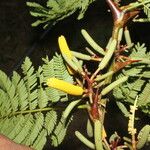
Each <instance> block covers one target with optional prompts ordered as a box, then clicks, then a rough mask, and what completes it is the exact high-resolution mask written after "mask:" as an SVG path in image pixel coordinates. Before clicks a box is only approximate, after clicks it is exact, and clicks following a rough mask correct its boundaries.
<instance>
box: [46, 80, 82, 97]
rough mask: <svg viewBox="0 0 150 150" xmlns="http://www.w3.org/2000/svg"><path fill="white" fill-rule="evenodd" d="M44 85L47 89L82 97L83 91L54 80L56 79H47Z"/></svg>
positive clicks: (64, 82) (77, 87)
mask: <svg viewBox="0 0 150 150" xmlns="http://www.w3.org/2000/svg"><path fill="white" fill-rule="evenodd" d="M46 84H47V85H48V86H49V87H52V88H55V89H58V90H61V91H63V92H66V93H68V94H70V95H77V96H79V95H82V94H83V92H84V90H83V89H82V88H81V87H80V86H76V85H73V84H71V83H68V82H66V81H63V80H60V79H56V78H49V79H47V82H46Z"/></svg>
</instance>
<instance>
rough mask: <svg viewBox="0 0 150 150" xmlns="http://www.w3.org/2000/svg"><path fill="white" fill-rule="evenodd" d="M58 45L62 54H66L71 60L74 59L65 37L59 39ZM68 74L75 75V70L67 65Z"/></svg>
mask: <svg viewBox="0 0 150 150" xmlns="http://www.w3.org/2000/svg"><path fill="white" fill-rule="evenodd" d="M58 45H59V48H60V51H61V53H62V54H65V55H66V56H67V57H68V58H69V59H72V58H73V55H72V53H71V51H70V49H69V47H68V44H67V41H66V39H65V37H64V36H63V35H61V36H60V37H59V38H58ZM67 69H68V72H69V73H70V74H71V75H73V74H74V71H73V69H72V68H71V67H70V66H68V65H67Z"/></svg>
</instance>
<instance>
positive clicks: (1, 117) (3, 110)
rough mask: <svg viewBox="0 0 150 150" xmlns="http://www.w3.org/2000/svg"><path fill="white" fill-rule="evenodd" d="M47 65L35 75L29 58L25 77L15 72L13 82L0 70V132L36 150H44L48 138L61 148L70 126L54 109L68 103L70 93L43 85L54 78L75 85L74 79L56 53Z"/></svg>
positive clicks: (46, 61) (23, 65)
mask: <svg viewBox="0 0 150 150" xmlns="http://www.w3.org/2000/svg"><path fill="white" fill-rule="evenodd" d="M44 62H45V63H44V64H43V66H42V67H39V68H38V71H37V72H36V71H35V69H34V67H33V65H32V63H31V61H30V59H29V58H28V57H27V58H26V59H25V61H24V63H23V64H22V70H23V78H22V77H21V76H20V75H19V74H18V73H17V72H14V73H13V76H12V79H10V78H8V77H7V75H6V74H5V73H4V72H2V71H0V133H1V134H4V135H6V136H7V137H9V138H10V139H12V140H14V141H15V142H17V143H22V144H25V145H28V146H30V147H33V148H35V149H36V150H41V149H43V146H44V144H45V143H46V137H47V136H50V138H51V141H52V144H53V145H54V146H58V145H59V144H60V143H61V142H62V140H63V139H64V137H65V135H66V130H67V127H68V125H69V123H70V121H69V122H68V123H67V124H66V120H63V119H60V121H59V120H58V118H57V112H56V110H55V108H54V107H51V105H52V104H53V103H56V102H58V101H61V100H62V98H63V99H64V98H65V100H66V101H67V100H68V96H67V94H66V93H62V92H60V91H58V90H54V89H49V88H45V89H44V88H43V86H42V83H43V82H44V81H45V80H46V79H47V78H49V77H52V76H53V77H57V78H60V79H63V80H66V81H69V82H73V80H72V77H71V76H70V75H69V74H68V72H67V70H66V67H65V65H64V64H63V60H62V58H61V56H60V55H58V54H56V56H54V57H53V59H52V60H49V59H48V57H46V59H44ZM56 66H57V67H58V68H56ZM57 122H58V125H56V123H57ZM60 131H61V132H60ZM58 133H59V134H58ZM54 137H55V138H54Z"/></svg>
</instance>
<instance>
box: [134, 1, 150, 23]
mask: <svg viewBox="0 0 150 150" xmlns="http://www.w3.org/2000/svg"><path fill="white" fill-rule="evenodd" d="M140 2H144V1H143V0H140ZM143 12H144V14H145V15H146V17H145V18H138V19H135V21H136V22H150V3H147V4H143Z"/></svg>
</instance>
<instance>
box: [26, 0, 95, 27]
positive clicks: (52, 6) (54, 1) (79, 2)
mask: <svg viewBox="0 0 150 150" xmlns="http://www.w3.org/2000/svg"><path fill="white" fill-rule="evenodd" d="M94 1H95V0H84V1H83V0H70V1H68V0H48V1H47V4H46V7H43V6H41V5H40V4H38V3H36V2H27V6H29V7H31V8H32V10H31V11H30V14H31V15H32V16H34V17H37V18H38V20H37V21H35V22H34V23H33V24H32V26H38V25H40V24H44V28H46V27H47V26H49V25H55V24H56V23H57V22H58V21H60V20H63V19H64V18H66V17H68V16H70V15H72V14H73V13H74V12H76V11H79V15H78V17H77V19H82V18H83V16H84V13H85V12H86V10H87V8H88V6H89V5H90V4H91V3H92V2H94Z"/></svg>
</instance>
